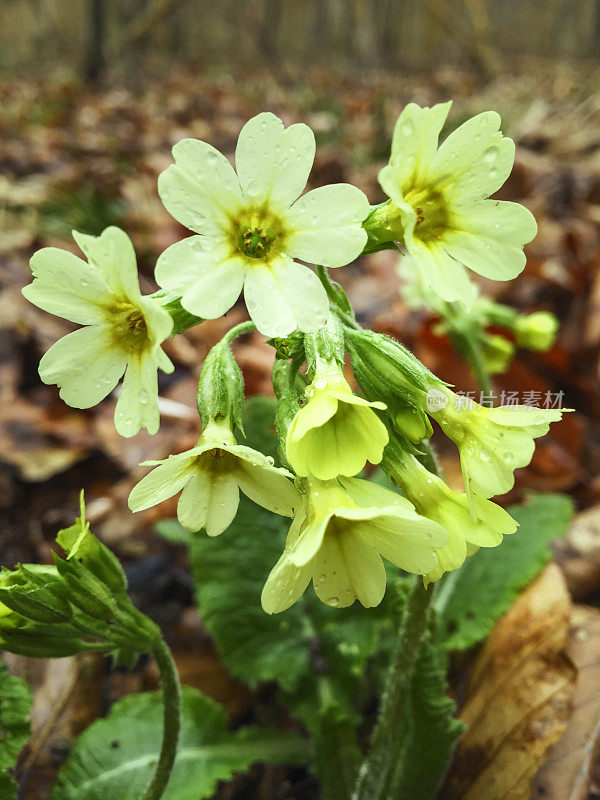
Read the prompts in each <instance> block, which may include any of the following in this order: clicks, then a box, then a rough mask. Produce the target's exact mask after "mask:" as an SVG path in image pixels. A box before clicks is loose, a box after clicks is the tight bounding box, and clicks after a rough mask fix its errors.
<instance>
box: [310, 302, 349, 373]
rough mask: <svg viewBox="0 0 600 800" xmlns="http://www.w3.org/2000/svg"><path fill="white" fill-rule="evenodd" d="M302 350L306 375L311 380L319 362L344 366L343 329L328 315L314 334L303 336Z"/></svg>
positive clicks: (334, 318)
mask: <svg viewBox="0 0 600 800" xmlns="http://www.w3.org/2000/svg"><path fill="white" fill-rule="evenodd" d="M304 350H305V353H306V365H307V367H308V374H309V376H310V377H311V378H312V377H313V376H314V374H315V372H316V370H317V366H318V364H319V363H320V362H323V361H325V362H331V361H334V360H335V361H336V362H337V363H338V364H339V366H340V367H343V366H344V357H345V355H346V345H345V342H344V329H343V327H342V323H341V322H340V320H339V319H338V318H337V316H335V314H330V315H329V317H328V319H327V322H326V323H325V325H323V327H322V328H319V330H318V331H317V332H316V333H307V334H305V336H304Z"/></svg>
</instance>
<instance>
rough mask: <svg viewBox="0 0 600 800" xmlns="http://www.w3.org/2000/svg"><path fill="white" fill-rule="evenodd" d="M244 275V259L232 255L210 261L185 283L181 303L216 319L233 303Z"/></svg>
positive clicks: (201, 315)
mask: <svg viewBox="0 0 600 800" xmlns="http://www.w3.org/2000/svg"><path fill="white" fill-rule="evenodd" d="M245 277H246V259H244V258H243V257H242V256H236V255H232V256H230V257H229V258H226V259H225V260H223V261H219V262H216V263H214V264H213V266H212V267H210V268H208V269H206V270H205V271H204V272H203V273H201V274H198V276H197V277H196V280H195V281H194V283H193V284H191V286H189V287H188V288H187V289H186V290H185V292H184V294H183V297H182V298H181V305H182V306H183V307H184V308H185V309H186V310H187V311H189V312H190V313H191V314H196V315H197V316H199V317H204V318H205V319H217V318H218V317H221V316H223V314H225V312H227V311H229V309H230V308H231V307H232V306H233V305H234V304H235V302H236V300H237V299H238V297H239V296H240V294H241V291H242V287H243V285H244V278H245Z"/></svg>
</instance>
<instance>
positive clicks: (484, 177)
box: [430, 111, 515, 203]
mask: <svg viewBox="0 0 600 800" xmlns="http://www.w3.org/2000/svg"><path fill="white" fill-rule="evenodd" d="M499 128H500V117H499V116H498V114H497V113H496V112H495V111H485V112H484V113H483V114H477V116H475V117H472V118H471V119H469V120H467V122H464V123H463V124H462V125H461V126H460V127H459V128H457V129H456V130H455V131H453V133H451V134H450V136H448V138H447V139H446V140H445V141H444V142H443V143H442V144H441V146H440V148H439V150H438V151H437V153H436V154H435V156H434V158H433V161H432V163H431V169H430V178H431V180H433V181H435V182H436V183H438V185H439V184H441V186H442V188H443V190H444V193H445V194H446V196H451V197H452V198H453V199H454V201H455V202H456V203H468V202H472V201H473V200H482V199H483V198H484V197H489V196H490V195H491V194H493V193H494V192H496V191H497V190H498V189H499V188H500V187H501V186H502V185H503V184H504V182H505V181H506V179H507V178H508V176H509V175H510V171H511V169H512V166H513V162H514V160H515V145H514V142H513V141H512V139H509V138H507V137H503V136H502V133H500V131H499Z"/></svg>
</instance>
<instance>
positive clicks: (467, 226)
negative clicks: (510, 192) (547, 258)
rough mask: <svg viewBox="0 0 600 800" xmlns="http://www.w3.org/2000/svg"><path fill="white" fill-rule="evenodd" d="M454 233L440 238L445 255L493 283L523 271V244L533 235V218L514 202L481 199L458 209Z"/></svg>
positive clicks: (534, 225) (513, 276) (508, 278)
mask: <svg viewBox="0 0 600 800" xmlns="http://www.w3.org/2000/svg"><path fill="white" fill-rule="evenodd" d="M455 225H456V226H457V227H456V229H455V230H453V231H450V232H449V233H448V234H447V235H446V236H445V239H444V244H445V246H446V249H447V251H448V253H449V254H450V255H451V256H452V257H453V258H455V259H457V260H458V261H460V262H461V263H462V264H465V265H466V266H467V267H469V269H472V270H473V271H474V272H478V273H479V274H480V275H484V276H485V277H486V278H492V279H493V280H496V281H507V280H510V279H511V278H515V277H516V276H517V275H518V274H519V273H520V272H522V271H523V268H524V266H525V260H526V259H525V255H524V253H523V245H524V244H526V243H527V242H529V241H531V239H533V237H534V236H535V234H536V231H537V225H536V222H535V219H534V218H533V215H532V214H531V212H530V211H528V210H527V209H526V208H525V207H524V206H521V205H519V204H518V203H509V202H505V201H500V200H482V201H480V202H478V203H474V204H473V205H471V206H468V207H462V208H461V209H460V213H457V215H456V221H455Z"/></svg>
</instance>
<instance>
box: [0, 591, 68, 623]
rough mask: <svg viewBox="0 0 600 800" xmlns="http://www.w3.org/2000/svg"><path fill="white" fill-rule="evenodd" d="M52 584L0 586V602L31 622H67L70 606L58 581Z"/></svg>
mask: <svg viewBox="0 0 600 800" xmlns="http://www.w3.org/2000/svg"><path fill="white" fill-rule="evenodd" d="M53 584H54V585H53V586H51V587H50V586H47V587H41V586H12V587H10V588H4V587H2V588H0V603H4V605H5V606H7V607H8V608H10V609H11V610H12V611H15V612H16V613H17V614H21V615H22V616H23V617H26V619H29V620H31V621H32V622H41V623H53V622H67V621H68V620H70V619H71V618H72V616H73V612H72V610H71V606H70V605H69V602H68V600H67V599H66V597H65V595H64V591H63V590H62V587H61V585H60V583H58V581H54V582H53Z"/></svg>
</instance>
